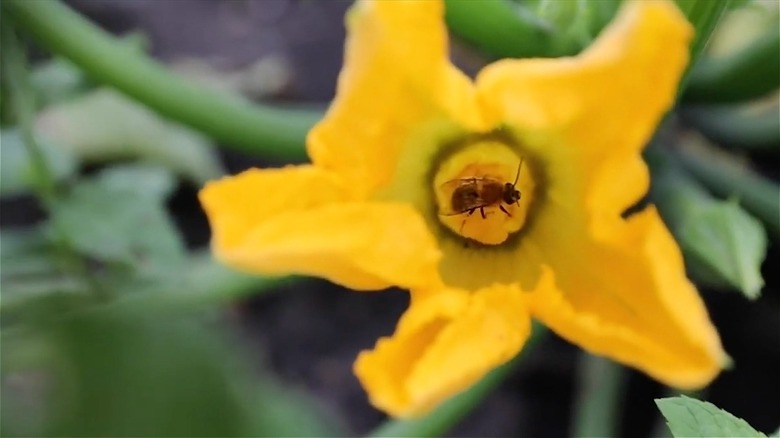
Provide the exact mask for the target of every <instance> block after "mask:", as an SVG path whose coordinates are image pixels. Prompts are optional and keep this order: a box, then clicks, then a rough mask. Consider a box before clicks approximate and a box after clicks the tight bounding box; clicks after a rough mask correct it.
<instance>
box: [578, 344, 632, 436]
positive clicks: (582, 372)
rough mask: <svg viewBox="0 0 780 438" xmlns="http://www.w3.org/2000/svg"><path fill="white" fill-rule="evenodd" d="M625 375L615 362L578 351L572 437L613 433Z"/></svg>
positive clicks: (609, 434)
mask: <svg viewBox="0 0 780 438" xmlns="http://www.w3.org/2000/svg"><path fill="white" fill-rule="evenodd" d="M625 377H626V375H625V371H624V369H623V367H622V366H620V365H619V364H617V363H615V362H612V361H611V360H609V359H606V358H603V357H598V356H593V355H591V354H589V353H586V352H584V351H583V352H582V354H581V355H580V359H579V365H578V373H577V381H578V382H579V394H578V396H577V402H576V403H577V404H576V405H575V408H574V424H573V436H575V437H596V436H597V437H603V438H607V437H613V436H615V434H616V432H617V431H616V428H617V425H618V421H619V420H620V418H619V415H620V402H621V398H622V396H623V392H624V383H625Z"/></svg>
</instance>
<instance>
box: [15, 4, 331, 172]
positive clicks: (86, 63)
mask: <svg viewBox="0 0 780 438" xmlns="http://www.w3.org/2000/svg"><path fill="white" fill-rule="evenodd" d="M2 7H3V10H4V11H3V12H4V14H5V15H8V16H9V18H12V19H13V20H14V22H15V23H16V25H17V26H18V27H19V28H20V29H23V30H24V31H26V32H28V33H29V34H30V35H31V36H33V37H34V38H35V39H36V41H37V42H38V43H40V44H41V45H42V46H43V47H45V48H47V49H48V50H50V51H51V52H53V53H56V54H58V55H61V56H63V57H65V58H67V59H69V60H70V61H72V62H73V63H74V64H76V65H78V66H79V67H80V68H82V69H83V70H84V71H85V72H87V73H88V74H89V75H90V76H91V77H93V78H95V79H97V80H99V81H101V82H105V83H106V84H109V85H112V86H114V87H116V88H117V89H119V90H120V91H122V92H124V93H125V94H127V95H129V96H131V97H133V98H134V99H137V100H138V101H140V102H141V103H143V104H145V105H147V106H149V107H150V108H152V109H154V110H156V111H158V112H159V113H160V114H162V115H163V116H166V117H169V118H171V119H174V120H177V121H179V122H182V123H185V124H188V125H190V126H193V127H194V128H196V129H198V130H201V131H202V132H204V133H206V134H208V135H210V136H212V137H213V138H214V139H216V140H219V141H222V142H225V143H226V145H230V146H235V147H237V148H239V149H242V150H243V151H245V152H251V153H262V154H266V155H268V156H272V157H275V158H278V159H283V160H302V159H305V156H306V155H305V151H304V142H305V137H306V133H307V132H308V130H309V129H310V128H311V126H312V125H313V124H314V123H315V122H316V121H317V119H319V118H320V117H321V115H322V114H321V113H320V112H319V111H308V110H285V109H278V108H271V107H267V106H261V105H253V104H251V103H250V102H248V101H246V100H244V99H242V98H240V97H238V96H233V95H228V94H225V93H221V92H218V91H215V90H211V89H208V88H207V87H204V86H202V85H198V84H195V83H192V82H190V81H188V80H186V79H184V78H182V77H180V76H178V75H176V74H174V73H172V72H171V71H169V70H168V69H166V68H165V67H163V66H162V65H160V64H159V63H157V62H155V61H153V60H152V59H151V58H149V57H147V56H146V55H144V54H141V53H138V52H137V51H135V50H132V49H130V48H128V47H127V45H126V44H122V43H121V41H119V40H117V39H116V38H114V37H112V36H110V35H109V34H107V33H106V32H104V31H103V30H101V29H100V28H98V27H97V26H95V25H94V24H92V23H91V22H89V21H88V20H86V19H84V18H83V17H81V16H80V15H79V14H78V13H76V12H74V11H73V10H71V9H70V8H69V7H67V6H66V5H64V4H63V3H61V2H59V1H56V0H35V1H29V0H3V2H2Z"/></svg>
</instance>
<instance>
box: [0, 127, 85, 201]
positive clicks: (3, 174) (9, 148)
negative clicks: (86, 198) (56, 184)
mask: <svg viewBox="0 0 780 438" xmlns="http://www.w3.org/2000/svg"><path fill="white" fill-rule="evenodd" d="M0 144H2V154H3V158H2V160H0V195H2V196H10V195H19V194H22V193H24V192H27V191H30V190H31V189H32V188H33V180H32V178H33V175H34V167H33V162H32V160H31V159H30V156H29V154H28V153H27V148H26V147H25V146H24V142H23V141H22V136H21V134H20V132H19V131H18V130H17V129H14V128H12V129H3V130H0ZM38 145H39V147H40V149H41V153H42V155H43V159H44V160H45V162H46V165H47V168H48V169H50V171H51V174H52V177H53V179H54V180H55V181H62V180H64V179H67V178H69V177H71V176H73V175H74V174H75V173H76V170H77V162H76V159H75V157H74V156H73V154H71V153H70V151H68V150H66V149H63V148H60V147H57V146H55V145H54V144H53V143H52V142H48V141H40V139H39V141H38Z"/></svg>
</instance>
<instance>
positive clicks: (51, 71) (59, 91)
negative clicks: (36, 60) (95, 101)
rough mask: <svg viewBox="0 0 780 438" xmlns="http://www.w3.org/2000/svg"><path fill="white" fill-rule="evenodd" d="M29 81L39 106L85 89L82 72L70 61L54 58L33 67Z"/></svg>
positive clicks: (72, 95)
mask: <svg viewBox="0 0 780 438" xmlns="http://www.w3.org/2000/svg"><path fill="white" fill-rule="evenodd" d="M30 83H31V85H32V88H33V90H35V95H36V97H37V98H38V99H37V103H38V105H40V106H41V107H45V106H48V105H50V104H53V103H56V102H61V101H64V100H67V99H70V98H73V97H74V96H77V95H78V94H80V93H82V92H84V91H85V90H86V89H87V86H88V81H87V78H86V77H85V76H84V73H83V72H82V71H81V70H79V68H78V67H76V66H75V65H73V63H71V62H70V61H68V60H66V59H62V58H54V59H51V60H48V61H46V62H44V63H41V64H39V65H36V66H34V67H33V70H32V72H30Z"/></svg>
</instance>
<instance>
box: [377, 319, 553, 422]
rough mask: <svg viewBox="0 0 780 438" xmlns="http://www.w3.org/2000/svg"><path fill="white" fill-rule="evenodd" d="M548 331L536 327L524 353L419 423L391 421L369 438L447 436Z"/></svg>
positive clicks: (538, 326) (418, 420)
mask: <svg viewBox="0 0 780 438" xmlns="http://www.w3.org/2000/svg"><path fill="white" fill-rule="evenodd" d="M546 332H547V330H546V329H545V328H544V327H542V326H540V325H537V324H534V326H533V330H532V332H531V337H530V338H529V339H528V341H527V342H526V345H525V346H524V347H523V351H522V352H520V354H518V355H517V356H516V357H515V358H514V359H512V360H511V361H510V362H509V363H507V364H505V365H503V366H501V367H499V368H496V369H495V370H493V371H491V372H490V374H488V375H487V376H485V377H484V378H483V379H482V380H480V381H479V382H477V383H476V384H475V385H474V386H472V387H471V388H469V389H468V390H466V391H465V392H463V393H462V394H459V395H457V396H455V397H453V398H452V399H450V400H448V401H447V402H445V403H444V404H442V405H441V406H439V408H437V409H436V410H435V411H433V412H432V413H430V414H428V415H427V416H425V417H423V418H420V419H416V420H390V421H388V422H387V423H385V424H383V425H381V426H379V428H377V429H376V430H374V431H373V432H372V433H371V434H370V435H369V436H372V437H420V436H425V437H435V436H441V435H443V434H445V433H447V431H448V430H450V429H451V428H452V427H453V426H455V425H456V424H457V422H458V421H459V420H461V419H463V417H464V416H465V415H466V414H467V413H468V412H469V411H471V410H472V409H473V408H474V407H475V406H477V405H478V404H479V403H480V402H481V401H482V400H484V398H485V397H487V395H488V394H490V392H491V391H493V389H495V387H496V386H498V385H499V384H500V383H501V382H502V381H503V380H504V379H505V378H506V377H507V376H508V375H509V374H510V373H511V372H512V370H514V369H515V367H516V366H517V365H518V364H519V363H520V362H522V360H523V358H524V357H525V356H526V355H527V354H528V352H529V351H531V350H532V349H533V347H534V346H536V345H537V344H538V343H539V341H540V340H541V339H542V338H543V337H544V334H545V333H546Z"/></svg>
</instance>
